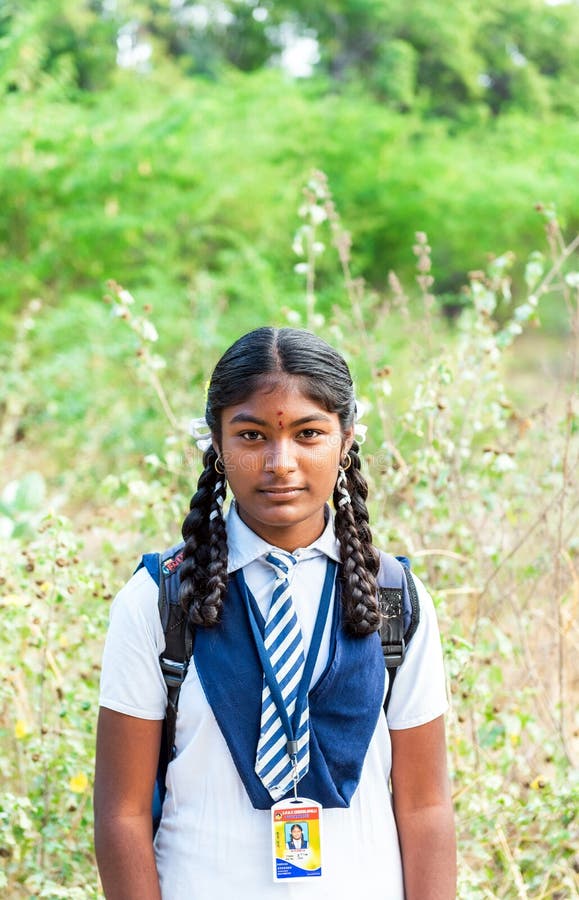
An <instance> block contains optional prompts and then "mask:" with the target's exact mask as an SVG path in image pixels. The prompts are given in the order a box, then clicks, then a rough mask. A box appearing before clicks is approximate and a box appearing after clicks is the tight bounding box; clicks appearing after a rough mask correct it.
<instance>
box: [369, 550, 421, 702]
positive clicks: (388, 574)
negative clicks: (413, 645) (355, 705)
mask: <svg viewBox="0 0 579 900" xmlns="http://www.w3.org/2000/svg"><path fill="white" fill-rule="evenodd" d="M381 562H382V565H381V571H380V581H381V582H382V584H380V585H379V587H378V602H379V605H380V613H381V615H382V624H381V625H380V642H381V644H382V653H383V654H384V664H385V666H386V669H387V670H388V690H387V692H386V698H385V700H384V712H385V713H386V714H387V713H388V706H389V704H390V697H391V694H392V688H393V686H394V679H395V678H396V673H397V672H398V668H399V666H401V665H402V663H403V661H404V657H405V655H406V648H407V647H408V644H409V642H410V641H411V639H412V636H413V635H414V633H415V631H416V629H417V627H418V623H419V621H420V604H419V602H418V592H417V590H416V585H415V583H414V579H413V577H412V574H411V572H410V561H409V560H408V558H407V557H405V556H397V557H396V558H394V557H388V556H386V555H385V554H381ZM384 582H390V583H391V584H392V583H393V582H394V583H396V582H397V586H396V587H390V586H383V583H384Z"/></svg>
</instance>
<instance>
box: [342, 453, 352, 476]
mask: <svg viewBox="0 0 579 900" xmlns="http://www.w3.org/2000/svg"><path fill="white" fill-rule="evenodd" d="M340 465H341V466H342V469H343V470H344V472H347V471H348V469H349V468H350V466H351V465H352V457H351V456H350V454H349V453H346V455H345V457H344V459H343V461H342V462H341V463H340Z"/></svg>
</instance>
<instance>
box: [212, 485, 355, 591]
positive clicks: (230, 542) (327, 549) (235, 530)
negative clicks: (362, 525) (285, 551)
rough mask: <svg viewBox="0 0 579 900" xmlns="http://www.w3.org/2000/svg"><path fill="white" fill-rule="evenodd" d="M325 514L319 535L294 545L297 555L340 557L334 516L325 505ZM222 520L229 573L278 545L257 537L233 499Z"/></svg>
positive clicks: (303, 557)
mask: <svg viewBox="0 0 579 900" xmlns="http://www.w3.org/2000/svg"><path fill="white" fill-rule="evenodd" d="M326 514H327V521H326V527H325V528H324V530H323V531H322V533H321V535H320V536H319V538H317V540H315V541H314V542H313V544H310V545H309V546H308V547H303V548H302V547H300V548H296V549H299V550H300V554H299V556H300V559H310V558H311V557H313V556H329V558H330V559H333V560H335V561H336V562H338V563H339V562H340V561H341V556H340V544H339V543H338V540H337V538H336V534H335V532H334V518H333V516H332V514H331V512H330V508H329V506H327V505H326ZM225 523H226V528H227V549H228V558H227V571H228V573H230V572H235V571H236V570H237V569H243V567H244V566H247V565H249V563H252V562H254V561H255V560H256V559H259V558H260V557H263V556H265V555H266V554H267V553H269V552H270V550H273V549H280V548H279V547H278V548H276V547H275V546H274V545H273V544H269V543H268V542H267V541H264V540H263V538H260V537H259V535H257V534H256V533H255V531H252V530H251V528H249V526H247V525H246V524H245V522H244V521H243V520H242V519H241V518H240V516H239V513H238V512H237V506H236V504H235V502H233V503H232V504H231V506H230V507H229V512H228V513H227V516H226V520H225Z"/></svg>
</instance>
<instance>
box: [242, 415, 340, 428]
mask: <svg viewBox="0 0 579 900" xmlns="http://www.w3.org/2000/svg"><path fill="white" fill-rule="evenodd" d="M331 421H332V420H331V418H330V417H329V416H326V415H324V413H316V414H315V415H311V416H303V417H302V418H301V419H295V421H293V422H290V423H289V426H290V428H295V427H296V426H297V425H307V424H308V422H331ZM239 422H251V423H252V424H253V425H262V426H263V427H266V428H267V427H268V426H269V425H270V424H271V423H270V422H267V421H266V420H265V419H259V418H258V417H257V416H252V415H250V414H249V413H244V412H240V413H237V414H236V415H235V416H233V418H231V419H230V420H229V424H230V425H236V424H237V423H239Z"/></svg>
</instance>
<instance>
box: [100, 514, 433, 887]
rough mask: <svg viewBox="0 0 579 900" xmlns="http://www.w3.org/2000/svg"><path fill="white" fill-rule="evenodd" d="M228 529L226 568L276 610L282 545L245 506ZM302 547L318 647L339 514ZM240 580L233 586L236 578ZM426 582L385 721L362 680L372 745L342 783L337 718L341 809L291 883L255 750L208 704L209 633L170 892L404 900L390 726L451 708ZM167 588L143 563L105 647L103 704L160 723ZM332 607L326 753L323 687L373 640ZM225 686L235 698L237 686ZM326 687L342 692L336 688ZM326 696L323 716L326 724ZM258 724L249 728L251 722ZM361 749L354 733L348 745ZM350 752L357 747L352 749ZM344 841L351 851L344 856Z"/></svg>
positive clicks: (167, 874)
mask: <svg viewBox="0 0 579 900" xmlns="http://www.w3.org/2000/svg"><path fill="white" fill-rule="evenodd" d="M227 538H228V549H229V559H228V569H229V572H230V573H235V572H239V570H241V571H242V573H243V578H244V581H245V583H246V585H247V588H248V589H249V592H250V593H251V595H252V596H253V598H255V603H256V605H257V607H258V609H259V611H260V613H261V615H262V616H263V617H264V618H265V617H266V615H267V611H268V608H269V604H270V602H271V594H272V587H273V582H274V578H275V576H274V573H273V571H272V569H271V566H270V565H269V564H267V563H266V562H265V559H264V557H265V555H266V554H267V553H268V552H269V551H270V550H272V545H270V544H269V543H267V542H266V541H264V540H262V539H261V538H260V537H258V536H257V535H256V534H255V533H254V532H252V531H251V530H250V529H249V528H248V527H247V526H246V525H245V524H244V523H243V522H242V520H241V519H240V518H239V515H238V514H237V511H236V509H235V504H232V506H231V508H230V510H229V513H228V516H227ZM293 556H294V557H296V558H297V559H298V564H297V565H296V566H295V569H294V570H293V572H292V575H291V591H292V597H293V601H294V606H295V609H296V614H297V617H298V620H299V623H300V626H301V630H302V635H303V641H304V650H305V653H306V654H307V651H308V648H309V644H310V641H311V638H312V633H313V630H314V625H315V620H316V615H317V611H318V603H319V598H320V595H321V592H322V585H323V582H324V577H325V573H326V564H327V561H328V559H330V560H335V561H337V562H339V559H340V551H339V546H338V543H337V541H336V538H335V535H334V530H333V520H332V518H331V516H329V517H328V521H327V525H326V528H325V530H324V532H323V533H322V535H321V536H320V537H319V538H318V540H317V541H315V542H314V543H313V544H311V545H310V546H309V547H306V548H301V549H298V550H296V551H295V552H294V553H293ZM231 580H232V582H236V581H237V580H238V576H235V577H233V578H232V579H231ZM415 580H416V584H417V589H418V595H419V602H420V607H421V610H420V623H419V625H418V628H417V631H416V633H415V635H414V637H413V639H412V641H411V643H410V646H409V648H408V650H407V654H406V658H405V660H404V662H403V664H402V666H401V667H400V669H399V672H398V674H397V677H396V680H395V682H394V687H393V691H392V696H391V699H390V706H389V710H388V722H386V717H385V715H384V713H383V712H380V711H379V710H378V711H376V712H375V713H374V710H375V707H376V702H377V701H376V698H375V696H374V695H373V696H372V698H371V701H370V700H369V703H370V705H371V706H372V711H370V712H369V711H368V710H367V709H365V708H364V702H363V697H364V692H363V686H364V682H363V679H357V682H358V683H357V685H356V690H357V691H358V693H357V694H356V697H357V699H356V706H355V707H354V708H353V709H351V710H350V719H353V721H354V722H355V718H356V716H357V715H358V716H359V720H360V728H359V729H358V730H359V731H360V733H362V734H363V733H364V730H365V729H366V730H367V729H368V722H369V721H370V718H369V716H371V717H372V718H371V728H370V731H369V732H368V736H367V739H364V740H363V741H361V744H360V747H361V748H362V749H360V752H359V755H360V756H361V757H363V758H360V759H359V760H358V765H357V768H356V771H355V773H354V775H353V774H352V771H353V770H352V766H351V765H349V764H348V765H346V766H345V769H346V770H347V771H348V777H347V778H343V777H342V772H341V771H340V770H341V766H340V741H341V739H342V738H341V721H340V719H338V718H336V721H335V728H334V731H335V741H334V742H333V743H334V746H333V747H332V748H331V749H332V750H333V754H334V756H336V759H334V761H333V762H332V772H331V774H330V779H331V785H330V787H332V789H333V787H334V782H335V787H336V790H335V796H336V799H335V801H334V800H332V799H331V794H332V792H331V790H330V789H329V788H328V787H327V786H324V787H323V790H324V791H325V795H326V796H330V801H329V802H330V804H334V805H333V807H332V808H325V809H324V813H323V843H322V871H323V875H322V877H321V878H312V879H308V880H307V881H300V882H294V883H285V884H275V883H274V882H273V875H272V869H273V864H272V859H271V842H272V841H271V825H270V813H269V811H268V810H266V809H259V808H257V809H256V808H255V805H254V803H252V801H251V800H250V796H249V794H248V789H247V788H248V784H249V777H250V776H249V775H248V774H247V771H248V770H249V768H250V767H251V766H252V764H253V763H252V762H251V763H250V761H248V760H247V759H246V760H245V762H244V761H243V760H241V761H240V760H239V759H238V760H237V764H236V762H234V756H235V755H236V746H237V745H236V743H235V742H236V741H237V737H236V732H235V730H233V734H230V733H228V732H227V729H225V728H224V727H223V722H222V727H220V725H219V721H218V719H219V717H220V715H221V712H220V710H219V709H217V710H216V712H214V710H213V709H212V707H211V705H210V702H209V701H208V699H207V695H208V694H209V696H210V698H211V699H212V701H213V702H214V703H215V704H217V702H218V699H215V698H214V695H213V694H212V693H211V690H208V689H207V684H206V682H207V666H208V662H207V659H209V660H210V659H211V652H210V651H211V645H210V643H209V640H211V641H215V640H219V637H218V636H217V637H216V635H215V634H213V635H212V636H210V638H208V640H207V641H206V642H205V644H204V645H203V646H202V647H200V648H199V660H198V664H199V670H200V671H198V669H197V667H196V665H195V653H194V658H193V661H192V664H191V665H190V666H189V670H188V673H187V677H186V679H185V682H184V684H183V687H182V689H181V695H180V700H179V715H178V721H177V730H176V747H177V756H176V758H175V759H174V760H173V761H172V762H171V763H170V765H169V768H168V772H167V796H166V799H165V804H164V807H163V818H162V821H161V825H160V827H159V831H158V832H157V835H156V838H155V854H156V859H157V867H158V871H159V877H160V882H161V888H162V895H163V898H164V900H206V898H207V897H209V896H211V897H215V898H217V900H221V898H222V900H229V898H230V897H232V896H235V897H236V898H237V900H254V898H255V897H259V898H260V900H274V898H275V900H278V898H279V897H280V895H283V898H284V900H302V898H312V900H313V898H316V900H325V898H330V897H331V898H333V900H351V897H352V895H353V894H354V893H356V894H357V895H359V896H364V897H366V898H368V900H372V898H374V897H375V898H376V900H403V898H404V890H403V883H402V868H401V860H400V850H399V845H398V835H397V831H396V823H395V820H394V815H393V810H392V798H391V794H390V788H389V778H390V769H391V745H390V736H389V728H390V729H405V728H412V727H415V726H418V725H422V724H424V723H426V722H429V721H431V720H432V719H435V718H437V717H438V716H440V715H441V714H442V713H444V712H445V710H446V707H447V702H446V695H445V683H444V672H443V667H442V654H441V649H440V640H439V634H438V626H437V623H436V616H435V613H434V608H433V605H432V601H431V599H430V597H429V595H428V594H427V592H426V591H425V589H424V587H423V586H422V585H421V584H420V582H419V581H418V579H415ZM334 593H335V592H334ZM157 594H158V591H157V586H156V585H155V583H154V582H153V580H152V578H151V577H150V575H149V574H148V572H147V571H146V569H140V570H139V571H138V572H137V573H136V574H135V575H134V576H133V578H131V580H130V581H129V582H128V583H127V585H126V586H125V587H124V588H123V589H122V590H121V591H120V593H119V594H118V595H117V597H116V599H115V601H114V603H113V606H112V610H111V623H110V628H109V632H108V635H107V640H106V645H105V651H104V656H103V671H102V681H101V697H100V703H101V705H102V706H105V707H107V708H109V709H113V710H116V711H117V712H121V713H124V714H126V715H130V716H135V717H137V718H145V719H163V718H164V715H165V706H166V686H165V682H164V680H163V676H162V673H161V670H160V667H159V662H158V658H159V655H160V654H161V653H162V651H163V649H164V635H163V631H162V628H161V624H160V620H159V614H158V609H157ZM228 599H229V598H228ZM232 605H233V604H232ZM334 606H335V604H334V596H332V600H331V604H330V611H329V614H328V617H327V620H326V624H325V627H324V631H323V636H322V641H321V645H320V651H319V653H318V657H317V660H316V663H315V666H314V670H313V675H312V679H311V697H312V698H313V699H312V734H313V735H316V734H318V736H319V748H318V749H319V755H320V758H322V759H323V756H324V753H325V752H326V750H325V749H324V740H325V741H326V744H325V747H326V749H327V752H328V755H332V754H330V752H329V750H330V747H329V745H328V722H329V723H330V725H331V724H332V722H331V715H330V716H329V718H328V710H327V704H326V708H324V694H325V693H326V691H325V689H326V686H327V685H331V683H332V682H331V679H332V678H334V677H335V676H336V668H337V669H338V670H339V669H340V665H341V664H342V663H340V658H341V659H342V660H343V665H344V666H347V665H348V659H349V653H350V649H351V650H352V652H355V653H359V652H362V651H363V648H364V642H365V641H367V640H369V639H367V638H360V639H355V645H354V644H348V641H347V640H345V639H344V640H342V637H341V630H340V629H339V628H338V636H337V637H336V621H337V618H336V617H337V616H339V609H334ZM237 614H239V620H238V621H239V622H241V621H242V613H241V612H239V611H237V612H236V613H235V615H237ZM232 615H234V613H233V612H232ZM226 625H227V622H226ZM225 630H227V629H225ZM202 631H208V630H207V629H199V630H198V633H199V634H201V632H202ZM212 631H214V632H215V630H214V629H213V630H212ZM203 640H204V638H203ZM378 643H379V642H378ZM367 646H368V647H370V644H368V645H367ZM340 654H341V657H340ZM249 655H250V654H248V659H249ZM204 657H206V658H207V659H204ZM240 659H241V661H237V662H236V666H237V669H236V671H237V672H238V674H239V681H238V685H239V691H240V694H239V698H240V709H241V708H242V707H243V704H242V702H241V701H242V699H243V691H244V690H245V689H247V688H244V685H251V684H253V683H254V682H252V681H251V677H254V676H251V677H249V674H250V673H249V665H250V663H249V661H248V663H247V667H248V673H245V672H244V671H243V669H244V663H243V658H240ZM252 665H253V663H252ZM380 671H381V676H380V677H381V678H382V683H381V685H380V691H381V695H382V694H383V692H384V688H385V685H384V682H385V677H386V676H385V672H384V670H383V663H381V670H380ZM246 674H248V677H247V678H246ZM337 675H338V676H339V675H340V671H338V672H337ZM225 677H226V673H225V674H224V678H225ZM215 680H216V682H217V689H218V690H219V672H217V673H216V674H215ZM254 680H255V679H254ZM374 687H375V686H374ZM252 690H253V688H252ZM353 690H354V689H353ZM360 690H361V691H362V693H361V694H360ZM228 692H229V694H231V688H228ZM327 693H328V694H331V691H330V690H328V692H327ZM374 693H375V690H374ZM341 694H342V699H343V698H344V697H346V700H345V702H347V691H343V690H342V692H341ZM381 695H380V697H379V700H380V701H381ZM360 697H362V702H360ZM316 698H319V700H318V699H316ZM316 703H318V705H319V707H320V710H319V715H320V717H321V718H320V722H319V726H318V731H317V732H316V725H317V723H316V719H315V716H316V715H317V711H316ZM324 709H325V711H324ZM216 713H217V716H216ZM324 716H325V718H324ZM230 718H231V716H230ZM236 724H237V725H239V722H238V723H236ZM350 724H351V723H350ZM242 726H243V723H242ZM251 727H253V726H252V724H251V723H248V726H247V728H248V729H251ZM245 733H246V729H245V728H244V727H241V728H240V729H239V734H241V735H243V734H245ZM330 737H331V735H330ZM228 741H229V744H230V745H229V746H228ZM249 743H251V740H250V741H249ZM350 744H351V741H348V746H349V745H350ZM243 752H245V751H243ZM346 756H347V747H346V746H344V757H346ZM349 762H352V761H349ZM316 765H318V763H316ZM244 766H245V770H247V771H245V770H244ZM319 768H320V767H319V765H318V769H319ZM354 768H355V767H354ZM314 776H315V766H314V771H313V773H312V774H310V775H309V782H306V779H307V778H308V776H306V779H304V782H303V785H306V784H307V786H308V787H309V788H310V791H309V793H306V791H305V790H304V791H303V795H304V796H309V797H310V798H312V793H313V792H314V791H315V790H316V782H315V777H314ZM332 779H333V780H332ZM352 779H354V780H352ZM249 787H251V785H249ZM321 789H322V788H320V790H321ZM298 793H300V794H302V785H300V786H298ZM313 799H317V798H316V797H314V798H313ZM254 801H255V797H254ZM272 802H273V801H272ZM338 804H341V805H338ZM345 845H347V846H348V854H344V853H343V847H344V846H345Z"/></svg>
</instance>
